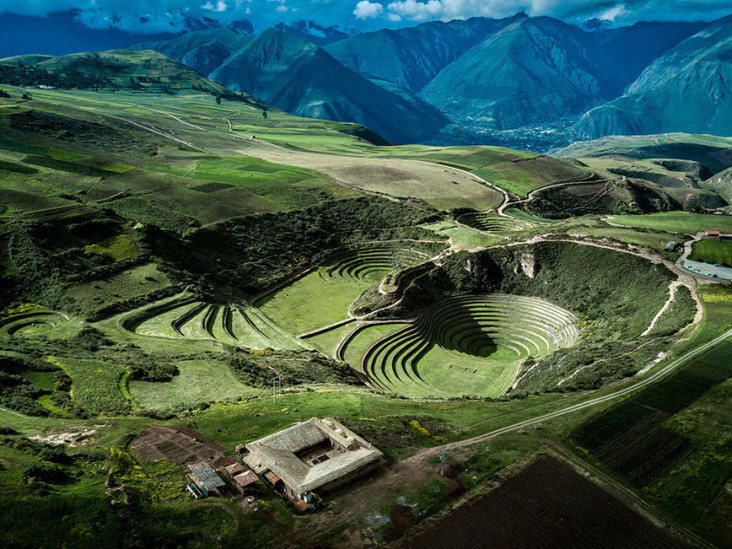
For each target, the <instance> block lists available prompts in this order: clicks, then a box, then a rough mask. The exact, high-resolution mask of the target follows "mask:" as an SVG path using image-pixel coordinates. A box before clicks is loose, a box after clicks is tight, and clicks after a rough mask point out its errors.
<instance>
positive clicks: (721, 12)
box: [0, 0, 732, 33]
mask: <svg viewBox="0 0 732 549" xmlns="http://www.w3.org/2000/svg"><path fill="white" fill-rule="evenodd" d="M70 9H77V10H80V15H79V18H80V20H81V21H82V22H83V23H84V24H86V25H87V26H89V27H92V28H107V27H109V26H114V27H117V28H120V29H122V30H127V31H131V32H138V33H140V32H142V33H156V32H166V31H173V32H178V31H182V30H185V23H184V21H185V19H186V17H201V16H204V15H205V16H207V17H210V18H212V19H217V20H220V21H221V22H223V23H228V22H230V21H234V20H240V19H247V20H249V21H251V22H252V23H253V24H254V25H255V27H256V28H257V29H262V28H265V27H267V26H271V25H274V24H276V23H278V22H281V21H284V22H292V21H298V20H303V19H307V20H313V21H315V22H317V23H320V24H322V25H340V26H342V27H347V28H355V29H358V30H361V31H365V30H373V29H377V28H383V27H392V28H394V27H403V26H411V25H414V24H415V23H420V22H424V21H431V20H443V21H448V20H451V19H464V18H468V17H473V16H486V17H507V16H510V15H513V14H515V13H517V12H520V11H524V12H526V13H527V14H528V15H532V16H536V15H549V16H553V17H557V18H560V19H564V20H565V21H569V22H582V21H584V20H585V19H589V18H593V17H594V18H598V19H603V20H606V21H608V22H609V23H611V24H615V25H627V24H632V23H634V22H636V21H661V20H684V21H692V20H693V21H696V20H705V21H711V20H713V19H717V18H719V17H723V16H725V15H729V14H730V13H732V0H623V1H618V0H197V1H190V0H0V13H7V12H9V13H15V14H19V15H38V16H42V15H45V14H48V13H52V12H58V11H65V10H70Z"/></svg>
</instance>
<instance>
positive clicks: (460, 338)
mask: <svg viewBox="0 0 732 549" xmlns="http://www.w3.org/2000/svg"><path fill="white" fill-rule="evenodd" d="M576 323H577V318H576V317H575V316H574V315H573V314H572V313H570V312H569V311H566V310H564V309H562V308H561V307H557V306H556V305H554V304H552V303H550V302H548V301H546V300H544V299H541V298H537V297H525V296H517V295H504V294H487V295H469V296H458V297H453V298H449V299H446V300H443V301H440V302H438V303H436V304H434V305H432V306H430V307H429V308H427V309H426V310H425V311H423V313H422V314H421V315H420V316H419V318H418V319H417V320H416V321H415V322H414V323H412V324H410V325H409V326H406V327H404V328H402V329H400V330H398V331H396V332H394V333H392V334H389V335H387V336H386V337H384V338H382V339H380V340H379V341H377V342H376V343H374V344H373V345H372V346H371V347H370V348H369V349H368V350H367V351H366V353H365V354H364V356H363V359H362V361H361V371H362V373H363V375H364V376H365V378H366V379H367V381H368V383H369V384H370V385H372V386H373V387H374V388H379V389H382V390H384V391H387V392H392V393H397V394H401V395H404V396H408V397H430V396H434V397H450V396H461V395H480V396H491V397H496V396H500V395H502V394H504V393H505V392H506V390H507V389H508V388H509V387H510V386H511V384H512V383H513V381H514V380H515V378H516V377H517V375H518V373H519V371H520V369H521V366H522V365H523V363H524V362H525V361H526V359H528V358H529V357H540V356H543V355H547V354H549V353H552V352H554V351H556V350H557V349H560V348H563V347H569V346H571V345H573V344H574V342H575V341H576V339H577V335H578V332H577V328H576Z"/></svg>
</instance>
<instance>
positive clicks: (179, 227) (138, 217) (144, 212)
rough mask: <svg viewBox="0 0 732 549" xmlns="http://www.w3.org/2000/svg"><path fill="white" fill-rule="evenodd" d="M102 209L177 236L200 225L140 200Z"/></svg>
mask: <svg viewBox="0 0 732 549" xmlns="http://www.w3.org/2000/svg"><path fill="white" fill-rule="evenodd" d="M104 207H105V208H107V209H109V210H111V211H113V212H114V213H116V214H117V215H119V216H121V217H124V218H125V219H129V220H130V221H137V222H138V223H144V224H145V225H154V226H156V227H160V228H161V229H166V230H169V231H173V232H175V233H178V234H182V233H184V232H186V231H188V230H190V229H191V228H193V227H196V226H198V225H200V224H199V223H198V221H196V220H195V219H193V218H191V217H186V216H184V215H181V214H178V213H176V212H174V211H172V210H170V209H168V208H166V209H164V208H161V207H159V206H156V205H155V204H153V203H152V202H149V201H147V200H144V199H142V198H124V199H122V200H114V201H112V202H108V203H106V204H105V206H104Z"/></svg>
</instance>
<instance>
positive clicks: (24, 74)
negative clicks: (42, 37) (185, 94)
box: [0, 50, 231, 94]
mask: <svg viewBox="0 0 732 549" xmlns="http://www.w3.org/2000/svg"><path fill="white" fill-rule="evenodd" d="M23 59H24V60H25V62H24V64H23V66H20V65H19V64H18V62H17V58H9V59H0V74H1V75H2V78H3V81H4V82H6V83H11V84H20V85H31V86H35V85H39V84H46V85H51V86H56V87H66V88H71V87H76V88H117V89H120V88H125V89H136V90H145V91H154V92H157V93H165V92H173V91H177V90H200V91H204V92H207V93H213V94H230V93H231V91H230V90H227V89H226V88H224V87H223V86H222V85H220V84H217V83H216V82H213V81H212V80H209V79H208V78H206V77H205V76H203V75H201V74H200V73H198V72H196V71H195V70H193V69H191V68H189V67H187V66H186V65H184V64H182V63H179V62H178V61H174V60H172V59H170V58H169V57H166V56H165V55H163V54H161V53H158V52H157V51H153V50H143V51H134V50H109V51H104V52H90V53H74V54H70V55H62V56H60V57H50V58H44V57H43V56H24V58H22V59H21V61H22V60H23ZM28 61H37V62H35V63H33V64H30V63H29V62H28Z"/></svg>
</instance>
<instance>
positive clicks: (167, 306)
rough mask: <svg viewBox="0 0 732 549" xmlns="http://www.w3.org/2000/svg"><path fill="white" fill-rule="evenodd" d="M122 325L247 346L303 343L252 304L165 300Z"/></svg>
mask: <svg viewBox="0 0 732 549" xmlns="http://www.w3.org/2000/svg"><path fill="white" fill-rule="evenodd" d="M122 326H123V327H124V328H125V329H126V330H128V331H130V332H134V333H136V334H140V335H146V336H153V337H166V338H190V339H204V340H205V339H212V340H216V341H220V342H222V343H227V344H229V345H236V346H239V347H244V348H247V349H277V350H293V351H295V350H302V349H304V348H305V345H303V344H302V342H300V341H299V340H298V339H297V338H296V337H294V336H292V335H291V334H289V333H288V332H286V331H285V330H283V329H282V328H280V327H279V326H278V325H277V324H276V323H274V322H273V321H272V320H271V319H269V318H268V317H267V316H266V315H265V314H263V313H262V311H260V310H259V309H257V308H256V307H249V306H235V305H220V304H210V303H205V302H202V301H198V300H196V299H195V298H182V299H174V300H167V301H163V302H160V303H158V304H155V305H153V306H151V307H147V308H145V309H142V310H138V311H135V312H133V313H132V314H130V315H128V316H127V317H126V318H125V319H124V320H123V322H122Z"/></svg>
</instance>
